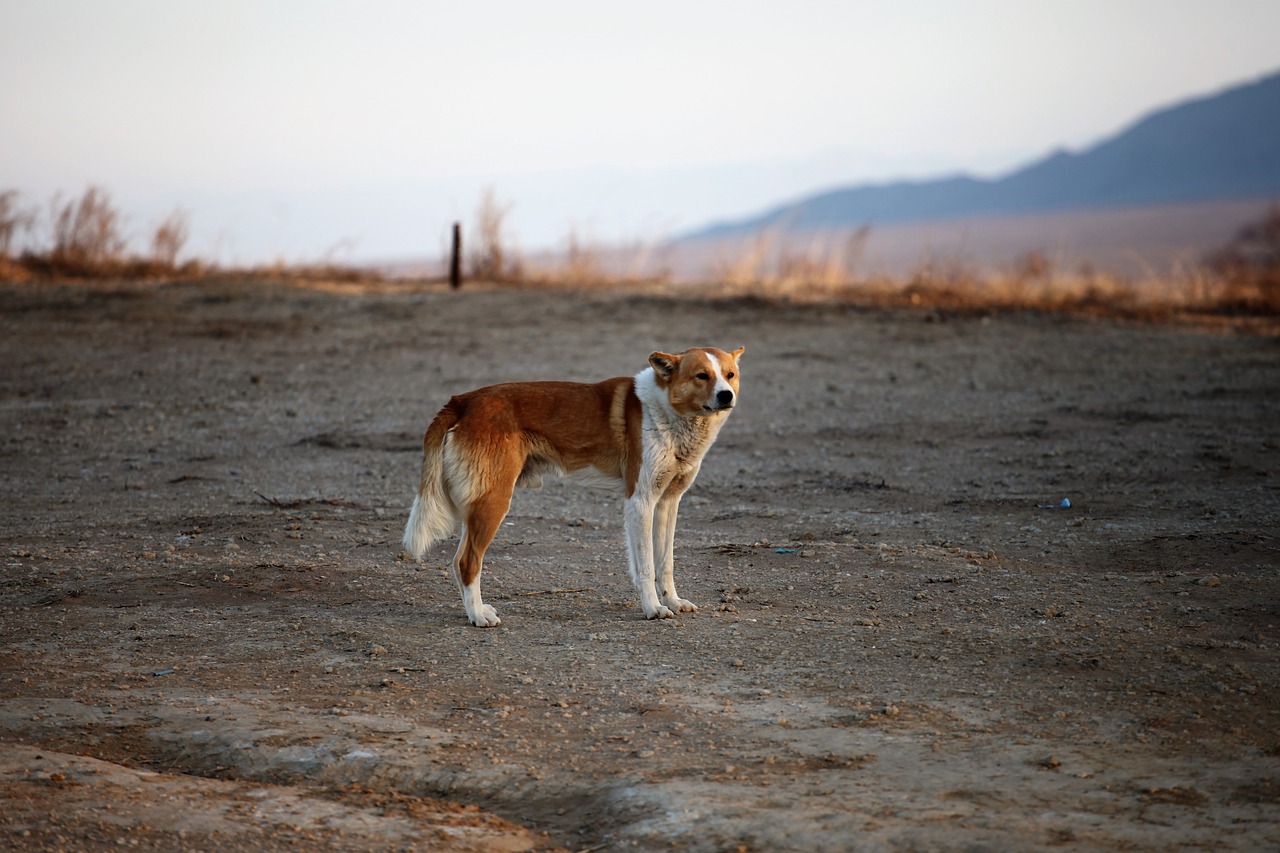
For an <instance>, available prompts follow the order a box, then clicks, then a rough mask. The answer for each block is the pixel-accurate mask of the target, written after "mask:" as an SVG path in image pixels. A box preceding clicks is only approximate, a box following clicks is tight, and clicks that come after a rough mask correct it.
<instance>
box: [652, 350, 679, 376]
mask: <svg viewBox="0 0 1280 853" xmlns="http://www.w3.org/2000/svg"><path fill="white" fill-rule="evenodd" d="M649 366H650V367H652V368H653V372H654V373H656V374H658V375H659V376H661V377H662V378H663V379H670V378H671V377H672V376H674V375H675V373H676V371H677V370H678V369H679V368H680V356H678V355H671V354H670V353H665V352H655V353H650V355H649Z"/></svg>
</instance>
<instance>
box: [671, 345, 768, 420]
mask: <svg viewBox="0 0 1280 853" xmlns="http://www.w3.org/2000/svg"><path fill="white" fill-rule="evenodd" d="M745 351H746V347H738V348H737V349H736V350H734V351H733V352H725V351H724V350H722V349H716V348H715V347H699V348H697V349H687V350H685V351H684V352H682V353H679V354H677V355H671V354H670V353H665V352H655V353H653V354H652V355H650V356H649V366H650V367H652V368H653V373H654V377H655V378H656V379H657V382H658V387H659V388H662V389H664V390H666V392H667V400H668V401H669V402H670V403H671V408H673V409H675V410H676V412H678V413H679V414H681V415H684V416H685V417H705V416H707V415H716V414H720V413H722V412H728V411H729V410H730V409H732V408H733V407H734V405H735V404H736V403H737V402H738V358H739V357H740V356H741V355H742V353H743V352H745Z"/></svg>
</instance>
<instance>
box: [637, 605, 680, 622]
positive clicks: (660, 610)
mask: <svg viewBox="0 0 1280 853" xmlns="http://www.w3.org/2000/svg"><path fill="white" fill-rule="evenodd" d="M675 615H676V614H674V613H672V612H671V608H669V607H666V606H665V605H662V604H659V605H657V606H656V607H654V608H653V609H652V610H650V609H647V608H646V609H645V611H644V618H646V619H673V618H675Z"/></svg>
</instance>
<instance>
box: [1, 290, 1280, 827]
mask: <svg viewBox="0 0 1280 853" xmlns="http://www.w3.org/2000/svg"><path fill="white" fill-rule="evenodd" d="M0 309H2V313H0V330H2V332H3V334H2V337H0V427H2V428H3V432H2V435H0V442H2V443H0V508H2V514H0V559H3V567H4V568H3V571H2V573H0V619H2V620H3V622H2V624H0V643H2V646H0V847H12V848H15V849H31V850H54V849H74V850H91V851H92V850H106V849H116V848H117V847H120V846H124V847H127V848H136V849H157V850H212V849H217V850H220V851H242V850H243V851H249V850H277V849H279V850H285V849H290V850H296V849H308V850H310V849H335V850H338V849H341V850H384V849H385V850H400V849H430V850H446V851H460V850H535V849H556V848H564V849H568V850H584V849H585V850H613V849H618V850H630V849H635V850H662V849H671V848H675V849H681V850H696V851H719V850H760V851H764V850H768V851H774V850H818V849H822V850H859V851H862V850H867V851H882V850H883V851H900V850H977V849H982V850H1027V849H1052V848H1055V847H1060V848H1061V849H1070V850H1160V851H1166V850H1200V849H1204V850H1254V849H1275V848H1276V846H1277V845H1280V754H1278V747H1280V627H1278V626H1280V561H1278V559H1277V557H1278V556H1280V541H1278V540H1277V536H1278V535H1280V521H1278V519H1280V480H1278V479H1277V459H1278V458H1280V456H1278V445H1277V436H1278V433H1280V430H1278V429H1277V424H1278V423H1280V396H1278V393H1280V345H1278V339H1277V338H1276V337H1275V336H1272V335H1268V334H1259V333H1257V332H1256V331H1255V332H1242V331H1240V330H1238V329H1232V328H1230V327H1215V328H1204V327H1198V326H1192V325H1187V324H1177V323H1174V324H1164V325H1154V324H1146V325H1143V324H1131V323H1124V322H1118V321H1111V320H1091V319H1080V318H1064V317H1060V316H1050V315H1036V314H1013V315H998V316H982V315H981V314H979V313H973V314H970V315H966V316H955V315H946V314H939V313H937V312H929V311H923V310H922V311H879V310H870V309H858V308H854V307H849V306H834V305H788V304H781V303H773V302H769V301H766V300H753V299H736V300H734V299H723V300H712V299H698V298H693V297H690V296H688V295H675V296H673V295H667V296H663V295H654V294H647V295H644V294H636V293H630V294H628V293H566V292H537V291H529V290H525V291H515V290H501V289H492V288H491V289H484V288H472V289H464V290H463V291H462V292H460V293H452V292H447V291H444V290H440V289H431V288H412V287H398V288H384V289H381V290H371V289H368V288H364V289H359V288H342V287H333V288H318V287H310V288H308V287H300V286H295V285H281V284H272V283H267V282H247V283H246V282H242V283H203V284H174V285H156V284H141V283H123V284H114V285H109V286H104V285H93V286H89V285H53V284H39V285H36V284H27V285H7V286H5V287H4V288H3V289H2V290H0ZM744 344H745V345H746V347H747V353H746V355H745V356H744V358H743V362H742V368H743V386H742V402H741V405H740V406H739V407H738V410H737V411H736V412H735V413H734V415H733V416H732V418H731V419H730V421H729V423H728V425H727V426H726V427H725V429H724V431H723V433H722V434H721V438H720V441H719V443H718V444H717V445H716V446H715V447H714V448H713V449H712V451H711V453H710V454H709V456H708V458H707V461H706V464H705V465H704V467H703V471H702V474H701V477H700V479H699V481H698V482H697V483H696V484H695V486H694V488H693V490H692V491H691V492H690V494H689V496H688V497H687V498H686V500H685V503H684V505H683V508H682V513H681V518H680V527H679V531H678V534H677V542H676V557H677V578H678V581H679V588H680V591H681V594H682V595H683V596H684V597H686V598H690V599H692V600H693V601H695V602H696V603H698V604H699V605H700V609H699V611H698V612H697V613H693V614H685V615H681V616H680V617H679V618H677V619H673V620H662V621H657V622H647V621H645V620H644V619H643V618H642V617H641V613H640V610H639V608H638V607H637V605H636V600H635V594H634V593H633V591H632V589H631V587H630V583H629V581H628V579H627V572H626V561H625V557H624V553H623V546H622V532H621V505H620V500H619V498H618V496H617V495H615V494H613V493H611V492H608V491H599V490H592V489H587V488H584V487H582V486H579V485H575V484H572V483H553V484H550V485H548V486H546V487H544V488H543V489H542V490H540V491H524V492H519V493H517V495H516V500H515V502H514V504H513V506H512V509H511V513H510V515H509V516H508V519H507V522H506V524H505V525H504V527H503V530H502V533H501V534H500V536H499V538H498V540H497V541H496V542H495V544H494V547H493V549H492V550H491V551H490V557H489V561H488V565H487V567H486V574H485V592H486V599H487V600H488V601H489V603H491V604H493V605H495V607H496V608H497V609H498V611H499V613H500V614H501V616H502V619H503V624H502V626H501V627H499V628H495V629H490V630H481V629H477V628H472V627H470V626H469V625H468V623H467V621H466V619H465V616H464V614H463V611H462V607H461V602H460V601H459V600H458V596H457V594H456V592H455V590H454V588H453V586H452V584H451V583H450V581H449V580H448V578H447V576H446V574H445V572H444V566H445V563H446V561H447V559H448V557H449V556H450V554H451V548H450V547H447V546H442V547H440V548H439V549H438V550H436V551H434V552H432V553H431V554H429V555H428V559H427V560H426V561H425V562H424V563H422V564H421V565H415V564H414V563H412V562H409V561H406V560H404V559H401V558H400V557H399V553H398V552H399V547H398V546H399V539H400V533H401V530H402V527H403V524H404V520H405V516H406V514H407V508H408V505H409V502H410V499H411V497H412V492H413V489H414V486H415V483H416V477H417V468H418V462H419V454H420V450H419V440H420V435H421V431H422V430H423V428H424V427H425V426H426V424H427V422H428V421H429V419H430V418H431V416H432V414H433V413H434V412H435V410H436V409H437V408H438V407H439V406H440V405H441V404H442V403H443V402H444V401H445V400H446V399H447V398H448V397H449V395H450V394H453V393H457V392H460V391H464V390H467V389H470V388H474V387H477V386H480V385H485V384H489V383H494V382H499V381H506V380H513V379H552V378H554V379H572V380H596V379H601V378H604V377H607V376H613V375H625V374H631V373H634V372H636V371H637V370H639V369H640V368H642V367H643V366H644V364H645V359H646V357H647V355H648V353H649V352H650V351H652V350H655V349H663V350H679V349H682V348H684V347H686V346H693V345H715V346H721V347H725V348H732V347H737V346H739V345H744ZM1068 502H1069V505H1067V504H1068Z"/></svg>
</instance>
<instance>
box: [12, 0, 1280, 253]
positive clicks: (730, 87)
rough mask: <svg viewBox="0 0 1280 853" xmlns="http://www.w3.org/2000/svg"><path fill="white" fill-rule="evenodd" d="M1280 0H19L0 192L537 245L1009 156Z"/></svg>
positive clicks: (1229, 35)
mask: <svg viewBox="0 0 1280 853" xmlns="http://www.w3.org/2000/svg"><path fill="white" fill-rule="evenodd" d="M1278 33H1280V2H1276V0H1257V1H1256V2H1255V0H1058V1H1057V2H1047V0H1011V1H1007V0H969V2H940V0H939V2H924V0H917V1H916V2H910V0H885V1H884V2H881V0H865V2H851V0H839V2H823V0H786V2H781V0H778V2H771V3H758V2H741V0H739V2H699V0H681V2H669V1H668V0H647V2H643V3H613V2H607V0H591V2H563V0H541V2H496V0H495V2H468V0H449V2H422V0H417V2H390V0H386V1H385V2H379V0H363V2H358V3H357V2H349V3H338V2H321V0H280V2H269V1H268V0H251V2H229V0H217V2H214V0H209V2H195V0H191V2H186V1H185V0H155V1H154V2H153V1H152V0H0V117H2V118H0V122H3V131H0V189H5V188H16V189H19V190H21V191H22V192H23V193H24V196H26V197H27V198H28V200H29V201H31V202H33V203H34V202H35V201H39V202H40V203H41V205H42V206H43V205H44V204H45V202H46V200H47V199H48V198H49V196H51V195H52V194H53V193H54V192H55V191H62V192H63V193H67V194H76V193H79V192H80V191H81V190H82V189H84V187H85V186H86V185H88V184H90V183H93V184H98V185H101V186H103V187H105V188H106V189H107V190H109V191H110V192H111V193H112V195H113V197H114V198H115V199H116V201H117V202H118V204H119V206H121V207H122V208H125V209H126V211H127V212H129V213H131V214H132V217H131V220H130V221H131V223H132V225H133V226H134V227H135V228H136V230H137V231H138V232H139V233H142V232H144V231H146V230H147V229H148V228H149V227H150V226H151V225H153V224H154V222H155V221H158V219H159V218H160V217H161V216H162V215H163V213H164V212H165V211H167V210H169V209H172V208H173V207H174V205H181V206H182V207H184V208H186V209H187V210H189V211H190V213H191V216H192V225H193V230H194V232H195V233H194V234H193V238H192V243H191V250H192V251H193V252H197V253H200V254H205V255H210V254H212V255H217V256H219V257H218V259H219V260H223V261H249V260H262V259H265V258H274V257H277V256H279V257H285V258H288V259H316V258H318V257H320V256H322V255H325V254H334V255H336V257H338V258H339V259H361V258H368V257H389V256H403V255H422V254H434V253H436V252H438V251H439V249H440V245H441V241H442V240H443V235H444V233H445V232H446V230H447V228H448V223H449V222H450V221H452V220H453V219H455V218H456V219H462V220H463V221H464V223H465V222H468V221H469V220H470V218H471V216H472V212H473V210H474V208H475V206H476V201H477V199H478V196H479V193H480V191H481V189H482V188H484V187H487V186H491V187H493V188H494V190H495V191H496V194H497V196H498V198H499V199H501V200H503V201H506V202H509V203H511V204H512V205H513V207H512V209H511V214H510V224H511V228H512V231H513V232H514V235H513V236H514V237H515V238H516V239H517V240H518V242H519V243H520V244H521V245H522V246H523V247H525V248H526V249H529V248H535V247H538V246H543V245H555V244H556V242H557V241H558V240H560V239H561V238H562V237H563V236H564V235H565V234H567V232H568V231H569V230H570V228H576V229H577V230H578V231H579V233H580V234H582V235H584V236H587V237H594V238H597V239H602V240H609V239H615V238H619V237H623V238H628V239H653V238H656V237H660V236H663V235H665V234H670V233H672V232H675V231H678V230H681V229H687V228H691V227H695V226H698V225H701V224H703V223H705V222H706V221H708V220H710V219H716V218H723V217H736V216H739V215H745V214H749V213H753V212H756V211H758V210H760V209H762V208H765V207H768V206H772V205H774V204H776V203H778V202H782V201H786V200H790V199H792V198H795V197H798V196H800V195H803V194H805V193H806V192H808V191H810V190H813V189H816V188H819V187H825V186H828V185H832V184H852V183H860V182H863V181H873V180H874V181H879V180H886V179H892V178H901V177H932V176H936V175H941V174H948V173H955V172H960V171H966V172H971V173H975V174H984V175H992V174H998V173H1001V172H1003V171H1007V170H1009V169H1011V168H1013V167H1016V166H1018V165H1021V164H1023V163H1025V162H1027V161H1029V160H1031V159H1034V158H1036V157H1039V156H1042V155H1044V154H1046V153H1048V152H1049V151H1050V150H1052V149H1054V148H1057V147H1068V148H1079V147H1082V146H1086V145H1089V144H1091V143H1093V142H1096V141H1098V140H1099V139H1100V138H1103V137H1105V136H1108V135H1110V134H1112V133H1115V132H1116V131H1118V130H1120V129H1122V128H1123V127H1124V126H1125V125H1127V124H1128V123H1130V122H1131V121H1132V120H1134V119H1136V118H1138V117H1139V116H1141V115H1142V114H1144V113H1146V112H1149V111H1150V110H1152V109H1153V108H1156V107H1160V106H1167V105H1169V104H1171V103H1175V102H1177V101H1180V100H1183V99H1185V98H1187V97H1190V96H1196V95H1203V94H1209V93H1212V92H1214V91H1217V90H1219V89H1221V88H1224V87H1226V86H1229V85H1233V84H1236V83H1241V82H1246V81H1249V80H1252V79H1255V78H1257V77H1259V76H1261V75H1262V74H1265V73H1268V72H1272V71H1276V70H1280V40H1278V39H1277V34H1278Z"/></svg>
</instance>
